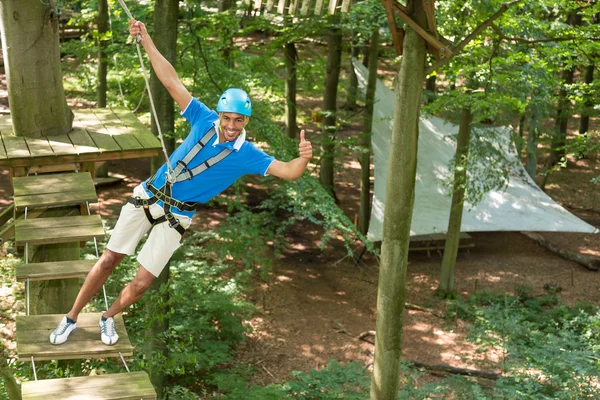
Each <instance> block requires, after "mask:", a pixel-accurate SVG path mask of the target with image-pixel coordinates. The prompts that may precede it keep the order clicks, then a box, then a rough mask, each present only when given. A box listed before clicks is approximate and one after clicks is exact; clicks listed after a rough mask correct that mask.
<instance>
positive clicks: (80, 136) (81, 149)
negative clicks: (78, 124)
mask: <svg viewBox="0 0 600 400" xmlns="http://www.w3.org/2000/svg"><path fill="white" fill-rule="evenodd" d="M69 139H70V140H71V143H73V147H75V152H76V153H77V154H83V153H99V152H101V151H102V150H101V149H99V148H98V146H96V143H94V141H93V140H92V138H91V137H90V134H89V133H88V131H86V130H85V129H83V128H75V129H73V130H72V131H71V133H69Z"/></svg>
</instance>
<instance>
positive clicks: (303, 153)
mask: <svg viewBox="0 0 600 400" xmlns="http://www.w3.org/2000/svg"><path fill="white" fill-rule="evenodd" d="M298 152H299V153H300V157H302V158H304V159H306V160H310V159H311V158H312V145H311V144H310V142H309V141H307V140H306V139H305V138H304V129H302V130H301V131H300V144H299V145H298Z"/></svg>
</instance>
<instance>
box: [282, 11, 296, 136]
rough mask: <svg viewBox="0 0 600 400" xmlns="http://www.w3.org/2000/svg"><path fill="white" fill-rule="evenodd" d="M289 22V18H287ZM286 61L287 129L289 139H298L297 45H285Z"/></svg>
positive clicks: (284, 56)
mask: <svg viewBox="0 0 600 400" xmlns="http://www.w3.org/2000/svg"><path fill="white" fill-rule="evenodd" d="M286 20H287V18H286ZM283 58H284V61H285V70H286V77H285V100H286V101H285V129H286V133H287V135H288V137H290V138H292V139H296V131H297V126H296V111H297V104H296V88H297V81H298V74H297V69H298V51H297V50H296V44H295V43H294V42H289V43H286V44H285V47H284V55H283Z"/></svg>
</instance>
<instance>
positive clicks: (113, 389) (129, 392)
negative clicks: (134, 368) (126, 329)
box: [21, 372, 156, 400]
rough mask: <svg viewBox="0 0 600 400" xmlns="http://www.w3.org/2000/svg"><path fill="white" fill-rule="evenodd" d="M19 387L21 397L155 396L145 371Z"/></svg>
mask: <svg viewBox="0 0 600 400" xmlns="http://www.w3.org/2000/svg"><path fill="white" fill-rule="evenodd" d="M21 390H22V395H23V397H22V398H23V400H46V399H93V400H101V399H102V400H117V399H118V400H126V399H136V400H138V399H143V400H146V399H156V393H155V392H154V388H153V387H152V383H151V382H150V378H149V377H148V374H146V373H145V372H128V373H122V374H106V375H98V376H84V377H77V378H66V379H46V380H42V381H32V382H23V383H22V385H21Z"/></svg>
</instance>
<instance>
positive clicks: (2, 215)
mask: <svg viewBox="0 0 600 400" xmlns="http://www.w3.org/2000/svg"><path fill="white" fill-rule="evenodd" d="M14 216H15V203H12V204H11V205H9V206H8V207H6V208H5V209H4V210H2V212H0V226H1V225H4V224H5V223H7V222H8V220H9V219H11V218H14Z"/></svg>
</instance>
